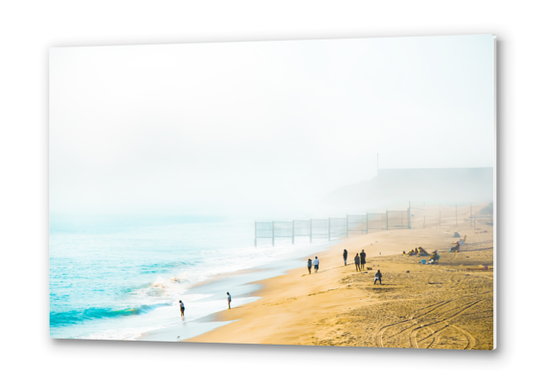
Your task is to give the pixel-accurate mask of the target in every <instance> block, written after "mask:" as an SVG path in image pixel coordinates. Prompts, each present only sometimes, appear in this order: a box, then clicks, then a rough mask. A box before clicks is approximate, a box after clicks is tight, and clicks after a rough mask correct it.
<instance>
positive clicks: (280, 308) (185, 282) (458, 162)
mask: <svg viewBox="0 0 542 384" xmlns="http://www.w3.org/2000/svg"><path fill="white" fill-rule="evenodd" d="M495 140H496V136H495V39H494V36H492V35H464V36H436V37H401V38H378V39H330V40H303V41H264V42H231V43H204V44H170V45H147V46H144V45H142V46H108V47H73V48H52V49H51V50H50V180H49V183H50V226H49V231H50V232H49V243H50V249H49V257H50V260H49V265H50V269H49V273H50V277H49V279H50V280H49V281H50V285H49V290H50V335H51V337H52V338H58V339H100V340H105V339H109V340H140V341H163V342H210V343H242V344H286V345H319V346H350V347H375V348H422V349H478V350H492V349H494V348H495V345H496V340H495V326H496V324H495V315H494V314H495V311H494V303H495V283H494V266H495V256H494V233H495V231H494V228H495V227H494V224H495V223H494V203H495V199H494V196H495V189H494V185H495V183H494V175H495V171H494V159H495V155H496V154H495Z"/></svg>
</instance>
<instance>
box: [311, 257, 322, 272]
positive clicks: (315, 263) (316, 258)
mask: <svg viewBox="0 0 542 384" xmlns="http://www.w3.org/2000/svg"><path fill="white" fill-rule="evenodd" d="M312 265H314V272H315V273H316V272H318V268H320V260H318V256H315V257H314V262H313V263H312Z"/></svg>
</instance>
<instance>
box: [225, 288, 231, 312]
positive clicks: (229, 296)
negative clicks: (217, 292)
mask: <svg viewBox="0 0 542 384" xmlns="http://www.w3.org/2000/svg"><path fill="white" fill-rule="evenodd" d="M226 295H228V309H231V305H230V304H231V295H230V293H229V292H226Z"/></svg>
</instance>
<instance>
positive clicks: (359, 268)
mask: <svg viewBox="0 0 542 384" xmlns="http://www.w3.org/2000/svg"><path fill="white" fill-rule="evenodd" d="M354 264H356V272H358V271H359V272H361V267H360V266H359V255H358V254H357V253H356V257H354Z"/></svg>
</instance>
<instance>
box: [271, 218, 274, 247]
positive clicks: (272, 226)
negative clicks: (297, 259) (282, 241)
mask: <svg viewBox="0 0 542 384" xmlns="http://www.w3.org/2000/svg"><path fill="white" fill-rule="evenodd" d="M271 229H272V232H271V233H272V240H271V243H272V244H273V247H274V246H275V222H274V221H272V222H271Z"/></svg>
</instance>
